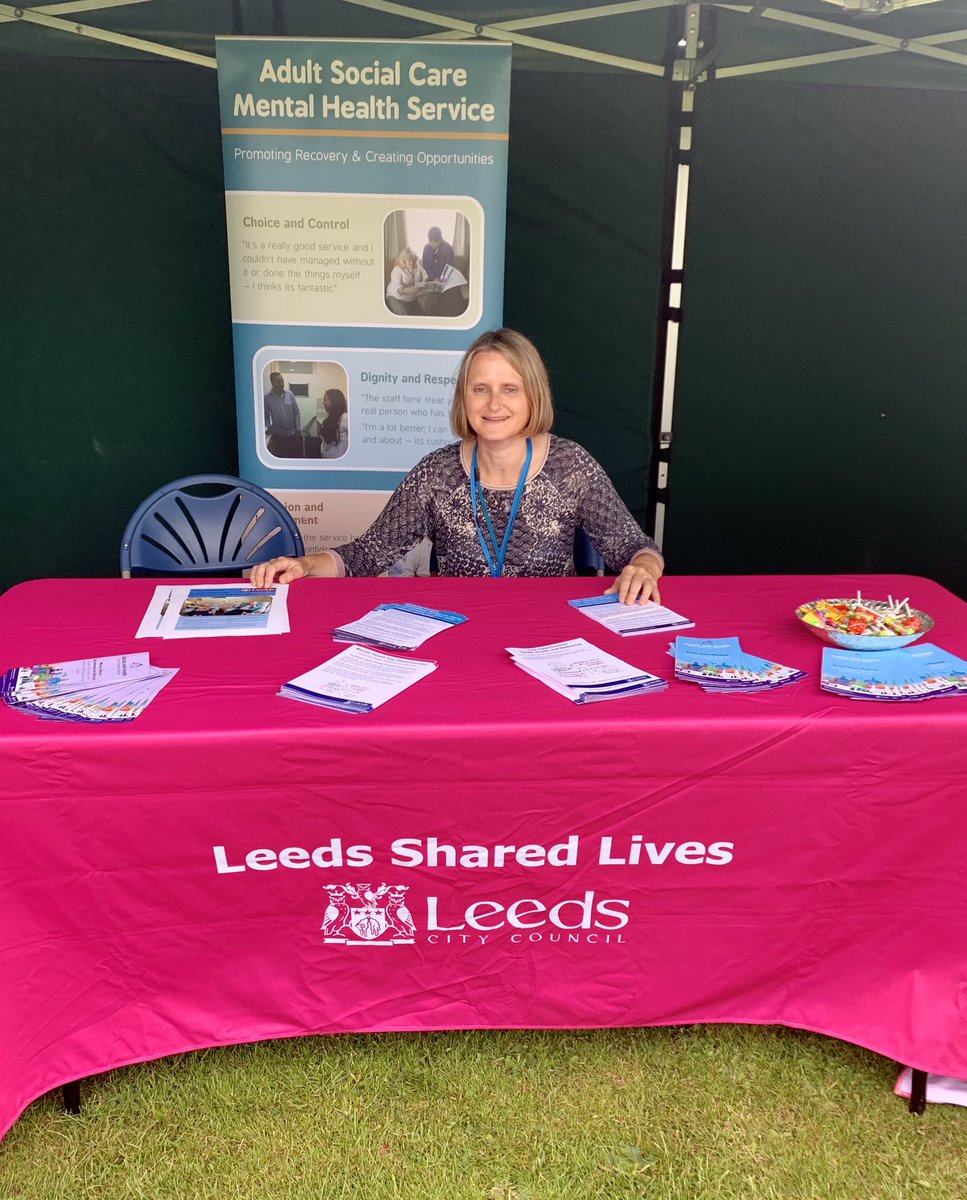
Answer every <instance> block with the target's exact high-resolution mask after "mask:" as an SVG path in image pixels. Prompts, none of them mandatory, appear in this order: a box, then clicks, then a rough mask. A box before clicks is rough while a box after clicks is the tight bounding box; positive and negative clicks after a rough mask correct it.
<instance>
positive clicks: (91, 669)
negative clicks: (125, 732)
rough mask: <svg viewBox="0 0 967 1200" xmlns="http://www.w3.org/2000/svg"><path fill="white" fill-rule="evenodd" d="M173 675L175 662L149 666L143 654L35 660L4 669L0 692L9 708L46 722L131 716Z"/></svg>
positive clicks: (137, 714) (149, 701)
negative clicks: (47, 660) (7, 669)
mask: <svg viewBox="0 0 967 1200" xmlns="http://www.w3.org/2000/svg"><path fill="white" fill-rule="evenodd" d="M176 674H177V668H176V667H175V668H164V667H155V666H152V665H151V662H150V660H149V658H148V655H147V654H119V655H115V656H114V657H111V658H85V659H75V660H72V661H70V662H62V663H38V664H37V665H35V666H32V667H14V668H13V669H12V670H10V671H7V672H5V673H4V675H3V680H2V683H0V695H2V698H3V701H4V703H5V704H7V705H8V707H10V708H13V709H15V710H17V711H18V712H26V713H31V714H33V715H34V716H36V717H40V718H41V719H42V720H47V721H82V722H98V723H99V722H104V721H131V720H133V719H134V718H135V717H138V716H140V715H141V713H142V712H144V710H145V708H147V706H148V705H149V704H150V703H151V701H152V700H153V699H154V698H155V696H157V694H158V693H159V692H160V691H161V689H162V688H163V687H164V686H165V684H167V683H169V682H170V681H171V680H172V679H173V678H174V676H175V675H176Z"/></svg>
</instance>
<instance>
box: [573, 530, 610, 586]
mask: <svg viewBox="0 0 967 1200" xmlns="http://www.w3.org/2000/svg"><path fill="white" fill-rule="evenodd" d="M574 565H575V566H576V567H577V571H578V574H579V575H580V574H582V573H588V574H593V575H603V574H604V569H605V561H604V557H603V555H601V554H599V553H598V552H597V550H596V549H595V548H594V545H593V543H592V541H591V539H590V538H589V537H588V535H587V534H586V533H585V532H584V530H583V529H578V530H576V531H575V533H574Z"/></svg>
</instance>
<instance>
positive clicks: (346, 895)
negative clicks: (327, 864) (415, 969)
mask: <svg viewBox="0 0 967 1200" xmlns="http://www.w3.org/2000/svg"><path fill="white" fill-rule="evenodd" d="M326 891H327V892H328V894H329V903H328V906H327V908H326V913H325V916H324V917H323V919H322V932H323V935H324V937H325V940H326V941H327V942H332V943H336V944H341V945H347V944H353V945H375V944H382V945H412V944H413V941H414V935H415V933H416V926H415V925H414V924H413V918H412V917H411V916H410V910H409V909H408V908H407V906H406V893H407V892H408V891H409V886H408V885H405V884H401V883H380V884H379V885H377V886H375V887H374V886H373V885H372V884H370V883H336V884H326Z"/></svg>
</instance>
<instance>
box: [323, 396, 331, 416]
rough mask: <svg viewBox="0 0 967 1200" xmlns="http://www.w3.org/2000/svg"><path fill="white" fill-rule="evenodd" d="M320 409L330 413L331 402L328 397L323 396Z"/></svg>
mask: <svg viewBox="0 0 967 1200" xmlns="http://www.w3.org/2000/svg"><path fill="white" fill-rule="evenodd" d="M322 407H323V408H324V409H325V410H326V412H327V413H330V412H332V401H331V400H330V399H329V397H328V396H323V398H322Z"/></svg>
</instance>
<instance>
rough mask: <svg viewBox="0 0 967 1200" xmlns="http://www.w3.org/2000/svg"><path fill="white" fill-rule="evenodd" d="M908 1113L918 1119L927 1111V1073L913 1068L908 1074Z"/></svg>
mask: <svg viewBox="0 0 967 1200" xmlns="http://www.w3.org/2000/svg"><path fill="white" fill-rule="evenodd" d="M910 1111H911V1112H912V1113H915V1114H916V1115H917V1116H918V1117H922V1116H923V1114H924V1113H925V1112H926V1111H927V1072H926V1071H918V1070H917V1069H916V1068H915V1067H914V1068H913V1070H912V1071H911V1072H910Z"/></svg>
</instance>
